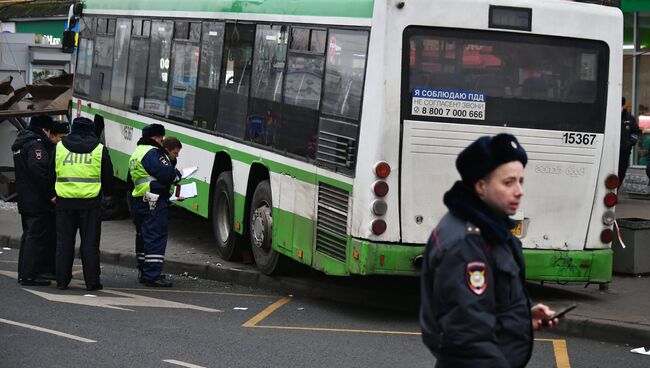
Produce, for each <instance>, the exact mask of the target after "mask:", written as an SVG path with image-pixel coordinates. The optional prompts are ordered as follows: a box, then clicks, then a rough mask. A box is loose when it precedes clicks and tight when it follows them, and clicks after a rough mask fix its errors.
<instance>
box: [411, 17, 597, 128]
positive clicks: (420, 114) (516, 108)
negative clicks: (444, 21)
mask: <svg viewBox="0 0 650 368" xmlns="http://www.w3.org/2000/svg"><path fill="white" fill-rule="evenodd" d="M404 46H405V48H404V51H403V53H404V54H403V64H404V67H403V69H402V70H403V71H404V73H405V74H404V75H403V83H402V109H403V110H402V112H403V117H404V118H406V119H412V120H426V121H441V122H453V123H467V124H481V125H493V126H508V127H519V128H533V129H548V130H567V131H582V132H596V133H602V132H604V128H605V110H606V109H605V107H606V105H605V101H606V96H607V70H608V57H609V49H608V47H607V45H606V44H605V43H603V42H600V41H591V40H579V39H569V38H560V37H550V36H538V35H530V34H522V33H508V32H496V31H473V30H461V29H448V28H444V29H443V28H424V27H409V28H407V30H406V31H405V33H404Z"/></svg>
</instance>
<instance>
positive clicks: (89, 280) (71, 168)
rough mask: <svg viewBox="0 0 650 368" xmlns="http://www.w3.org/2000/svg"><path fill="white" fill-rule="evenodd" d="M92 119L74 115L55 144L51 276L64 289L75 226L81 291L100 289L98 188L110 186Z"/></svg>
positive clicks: (109, 165)
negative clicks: (54, 241) (53, 262)
mask: <svg viewBox="0 0 650 368" xmlns="http://www.w3.org/2000/svg"><path fill="white" fill-rule="evenodd" d="M94 129H95V127H94V123H93V122H92V120H90V119H87V118H76V119H75V120H74V121H73V123H72V132H71V133H70V134H69V135H68V136H67V137H66V138H65V139H64V140H63V141H61V142H60V143H58V144H57V145H56V156H55V165H54V170H55V172H56V184H55V190H56V196H57V198H56V231H57V247H56V281H57V287H58V288H59V289H66V288H67V287H68V284H69V283H70V279H71V278H72V263H73V261H74V249H75V240H76V237H77V230H79V235H80V237H81V261H82V263H83V273H84V280H85V282H86V290H89V291H92V290H101V289H102V284H101V282H100V279H99V275H100V263H99V240H100V237H101V224H102V223H101V213H100V212H101V200H102V194H103V193H102V192H106V191H110V188H111V184H112V180H113V164H112V163H111V159H110V156H109V155H108V150H107V149H106V147H104V146H103V145H102V144H101V143H99V140H98V139H97V137H96V136H95V133H94Z"/></svg>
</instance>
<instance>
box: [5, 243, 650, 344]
mask: <svg viewBox="0 0 650 368" xmlns="http://www.w3.org/2000/svg"><path fill="white" fill-rule="evenodd" d="M0 246H3V247H9V248H15V249H17V248H20V238H18V237H10V236H7V235H0ZM100 258H101V262H102V263H106V264H113V265H118V266H123V267H130V268H135V265H136V263H137V262H136V258H135V254H126V253H120V252H114V251H107V250H101V249H100ZM184 272H187V273H188V274H190V275H192V276H195V277H199V278H201V279H206V280H213V281H220V282H228V283H233V284H238V285H241V286H248V287H253V288H260V289H266V290H271V291H275V292H278V293H283V294H296V295H300V296H303V297H309V298H315V299H328V300H333V301H337V302H344V303H351V304H355V305H360V306H370V307H374V308H381V309H391V310H400V311H406V312H412V311H413V310H417V308H418V306H419V303H420V300H419V295H412V294H402V295H390V296H387V295H385V294H384V293H383V292H382V290H369V289H367V288H362V287H354V286H346V285H338V284H335V283H332V282H331V281H327V280H319V279H315V278H312V277H305V278H296V277H286V276H282V277H271V276H266V275H264V274H262V273H260V272H258V271H253V270H245V269H240V268H231V267H222V266H217V265H214V264H205V265H204V264H196V263H190V262H182V261H173V260H169V261H167V260H166V261H165V273H168V274H175V275H178V274H182V273H184ZM548 332H549V333H552V334H556V335H568V336H574V337H581V338H586V339H591V340H597V341H607V342H612V343H619V344H628V345H630V342H634V341H650V328H641V327H638V325H633V324H629V323H624V322H616V321H607V320H591V319H586V318H576V317H567V318H564V319H563V320H562V321H561V323H560V324H559V325H558V326H557V327H556V328H554V329H553V330H549V331H548Z"/></svg>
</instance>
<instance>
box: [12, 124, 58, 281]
mask: <svg viewBox="0 0 650 368" xmlns="http://www.w3.org/2000/svg"><path fill="white" fill-rule="evenodd" d="M52 125H53V121H52V118H50V117H49V116H45V115H40V116H35V117H33V118H32V119H31V121H30V123H29V125H28V126H27V128H25V129H24V130H22V131H20V133H18V136H17V137H16V141H15V142H14V144H13V145H12V146H11V150H12V152H13V156H14V167H15V170H16V191H17V192H18V212H20V218H21V220H22V226H23V235H22V237H21V238H20V251H19V252H18V281H19V282H20V283H21V284H23V285H32V286H33V285H49V284H50V281H49V280H48V279H49V278H51V277H50V276H52V275H51V274H52V273H53V272H54V263H53V258H54V251H55V247H56V243H55V241H54V239H55V235H54V234H55V228H54V223H53V222H52V221H51V218H52V213H53V211H54V205H53V204H52V202H51V201H50V200H51V198H52V197H54V195H53V193H52V189H51V187H52V181H53V177H52V176H51V174H50V170H49V165H50V157H51V155H52V153H53V151H54V144H52V142H50V140H49V137H48V135H49V133H50V130H51V129H52Z"/></svg>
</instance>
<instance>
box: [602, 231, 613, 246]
mask: <svg viewBox="0 0 650 368" xmlns="http://www.w3.org/2000/svg"><path fill="white" fill-rule="evenodd" d="M613 240H614V231H612V229H605V230H603V231H602V232H601V233H600V241H601V242H603V243H605V244H607V243H611V242H612V241H613Z"/></svg>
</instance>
